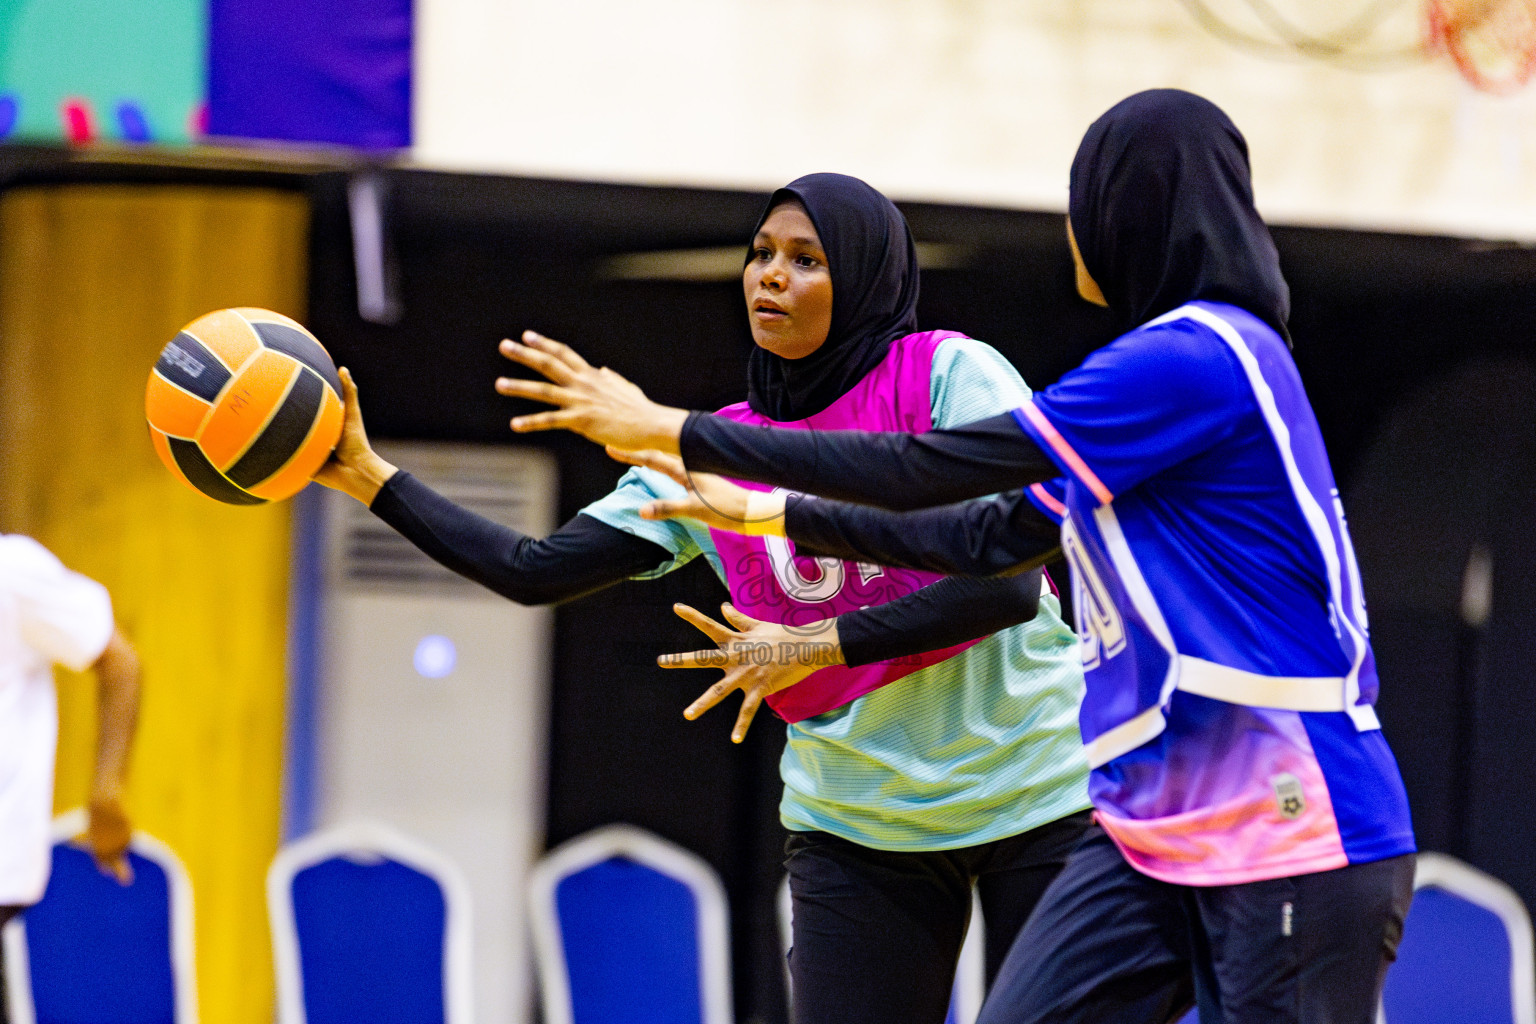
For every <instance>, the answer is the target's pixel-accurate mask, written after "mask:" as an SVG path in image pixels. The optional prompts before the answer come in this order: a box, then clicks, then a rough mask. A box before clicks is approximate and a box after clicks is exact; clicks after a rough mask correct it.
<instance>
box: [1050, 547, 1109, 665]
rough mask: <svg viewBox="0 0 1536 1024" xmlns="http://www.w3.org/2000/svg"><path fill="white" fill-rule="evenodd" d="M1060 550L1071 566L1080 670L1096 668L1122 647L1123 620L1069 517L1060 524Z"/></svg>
mask: <svg viewBox="0 0 1536 1024" xmlns="http://www.w3.org/2000/svg"><path fill="white" fill-rule="evenodd" d="M1061 549H1062V552H1063V554H1065V555H1066V558H1067V564H1068V565H1069V566H1070V567H1071V569H1072V607H1073V610H1074V611H1075V612H1076V614H1077V639H1078V645H1079V648H1080V652H1081V654H1082V659H1083V669H1084V671H1087V670H1089V669H1094V668H1097V667H1098V666H1099V661H1100V659H1101V658H1102V659H1108V658H1113V657H1114V656H1115V655H1117V654H1119V653H1120V652H1121V651H1123V650H1125V623H1124V622H1123V621H1122V620H1121V618H1120V611H1119V609H1117V608H1116V607H1115V603H1114V601H1112V600H1110V596H1109V588H1108V587H1106V586H1104V579H1103V577H1101V576H1100V575H1099V571H1098V570H1097V569H1096V568H1094V565H1093V560H1092V559H1091V558H1089V557H1088V552H1086V551H1084V550H1083V542H1082V538H1080V537H1079V536H1078V535H1077V529H1076V528H1075V527H1074V526H1073V525H1072V520H1071V519H1070V518H1069V519H1067V520H1066V521H1065V522H1063V523H1062V524H1061Z"/></svg>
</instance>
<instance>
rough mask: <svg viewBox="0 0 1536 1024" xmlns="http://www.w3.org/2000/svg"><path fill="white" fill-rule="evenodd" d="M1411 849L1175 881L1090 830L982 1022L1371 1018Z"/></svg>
mask: <svg viewBox="0 0 1536 1024" xmlns="http://www.w3.org/2000/svg"><path fill="white" fill-rule="evenodd" d="M1412 899H1413V857H1412V856H1402V857H1393V858H1391V859H1389V860H1379V861H1374V862H1371V863H1366V864H1354V865H1351V866H1349V867H1343V868H1337V869H1335V870H1333V871H1319V872H1316V873H1314V874H1307V875H1294V876H1292V877H1289V878H1274V879H1269V880H1267V881H1260V882H1246V883H1243V884H1239V885H1213V886H1199V887H1196V886H1187V885H1173V884H1170V883H1168V882H1159V881H1157V880H1156V879H1154V878H1149V877H1147V876H1146V875H1143V874H1141V873H1140V872H1139V871H1137V870H1135V869H1134V868H1132V867H1131V866H1130V865H1129V864H1128V863H1126V860H1125V858H1124V857H1122V856H1121V855H1120V851H1119V850H1118V849H1117V848H1116V847H1115V844H1114V842H1113V841H1112V840H1111V839H1110V838H1109V837H1108V836H1106V835H1105V834H1104V833H1103V831H1102V830H1100V829H1099V828H1097V827H1094V828H1092V829H1090V830H1089V832H1088V835H1087V836H1086V837H1085V838H1084V839H1083V842H1082V844H1081V845H1080V846H1078V848H1077V849H1076V850H1075V851H1074V852H1073V854H1072V858H1071V860H1070V861H1069V862H1068V863H1067V867H1066V869H1065V870H1064V871H1062V872H1061V874H1060V875H1059V876H1058V877H1057V879H1056V881H1055V882H1054V883H1053V884H1052V885H1051V888H1050V891H1049V892H1047V893H1046V894H1045V898H1044V899H1043V900H1041V901H1040V906H1039V908H1038V909H1037V910H1036V912H1035V916H1034V917H1033V918H1031V919H1030V921H1029V925H1028V927H1026V928H1025V929H1024V930H1023V932H1022V933H1020V935H1019V937H1018V939H1017V940H1016V941H1015V942H1014V945H1013V949H1012V950H1010V951H1009V953H1008V959H1007V962H1006V963H1005V964H1004V965H1003V971H1002V974H1001V975H1000V976H999V977H998V979H997V982H996V984H995V985H993V986H992V988H991V990H990V991H989V992H988V993H987V1001H986V1004H985V1006H983V1007H982V1011H981V1018H980V1022H979V1024H1165V1022H1167V1021H1172V1020H1177V1019H1178V1018H1179V1017H1180V1016H1182V1015H1183V1013H1184V1012H1185V1011H1186V1010H1188V1009H1189V1008H1190V1007H1191V1006H1192V1005H1194V1004H1195V1003H1196V1002H1198V1003H1199V1005H1200V1019H1201V1020H1202V1021H1225V1022H1226V1024H1374V1022H1375V1020H1376V1005H1377V1001H1378V1000H1379V998H1380V996H1381V985H1382V981H1383V980H1384V979H1385V978H1386V973H1387V967H1388V965H1390V964H1391V962H1392V960H1393V959H1395V957H1396V955H1397V944H1398V940H1399V939H1400V938H1401V937H1402V934H1403V919H1404V917H1405V916H1406V915H1407V912H1408V904H1409V902H1410V901H1411V900H1412Z"/></svg>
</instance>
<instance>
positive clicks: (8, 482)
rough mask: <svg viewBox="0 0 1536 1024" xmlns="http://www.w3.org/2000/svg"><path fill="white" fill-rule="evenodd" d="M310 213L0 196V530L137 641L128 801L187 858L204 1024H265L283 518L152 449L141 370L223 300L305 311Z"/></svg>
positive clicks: (119, 195)
mask: <svg viewBox="0 0 1536 1024" xmlns="http://www.w3.org/2000/svg"><path fill="white" fill-rule="evenodd" d="M308 219H309V215H308V207H307V203H306V201H305V200H304V198H303V197H302V196H298V195H294V194H290V193H284V192H278V191H268V190H259V189H214V188H195V187H184V186H100V185H71V186H57V187H40V188H23V189H17V190H13V191H11V192H8V193H6V194H4V196H3V197H0V438H3V443H0V529H3V530H5V531H8V532H21V533H28V534H31V535H33V536H35V537H37V538H38V539H39V540H41V541H42V542H43V543H45V544H47V545H48V546H49V547H50V548H52V549H53V550H54V551H55V552H56V553H57V554H58V555H59V556H60V557H61V558H62V559H64V561H65V562H66V563H68V564H69V565H71V566H72V567H74V568H77V569H79V570H80V571H82V572H84V573H87V574H88V575H90V576H93V577H94V578H96V579H98V580H100V581H101V582H102V583H104V584H105V585H106V586H107V587H108V589H110V591H111V592H112V598H113V602H114V605H115V607H116V611H117V616H118V621H119V623H120V624H121V625H122V626H123V628H124V630H125V631H126V632H127V633H128V634H129V635H130V636H131V637H132V639H133V640H134V642H135V643H136V644H137V646H138V648H139V651H140V653H141V656H142V659H143V664H144V673H145V687H144V703H143V714H142V718H141V721H140V729H139V736H138V744H137V747H136V749H135V751H134V758H133V765H132V776H131V779H130V783H129V789H128V807H129V810H130V812H131V813H132V815H133V816H134V820H135V823H136V824H137V825H138V826H139V827H141V828H144V829H146V830H147V831H150V832H152V833H154V834H155V835H158V836H159V837H160V838H162V839H164V840H165V841H166V842H168V843H169V844H170V845H171V846H172V847H173V848H174V849H175V850H176V851H177V852H178V853H179V854H180V855H181V857H182V859H183V860H184V861H185V862H186V865H187V868H188V869H189V871H190V873H191V877H192V883H193V887H194V900H195V905H196V911H197V956H198V982H199V990H200V1002H201V1006H202V1018H203V1019H204V1020H205V1021H210V1022H218V1024H226V1022H228V1024H268V1022H269V1021H270V1020H271V1019H272V1006H273V995H272V972H271V955H270V952H269V950H270V945H269V942H268V936H267V926H266V908H265V902H264V892H263V881H264V875H265V871H266V867H267V865H268V863H269V862H270V860H271V858H272V855H273V853H274V851H275V850H276V848H277V845H278V834H279V819H280V815H279V812H280V802H281V778H282V749H283V708H284V693H285V672H284V665H285V653H286V615H287V593H288V559H289V511H288V509H287V508H286V507H285V506H283V505H275V506H264V507H260V508H235V507H230V506H224V505H220V504H218V503H216V502H214V501H212V500H211V499H208V498H204V497H202V496H201V495H198V494H195V493H193V492H192V491H190V490H188V489H186V488H185V487H184V486H183V485H182V484H180V483H179V482H177V481H176V480H175V479H173V478H172V476H171V475H170V473H168V472H167V471H166V470H165V469H164V468H163V467H162V466H161V465H160V463H159V462H158V460H157V459H156V458H155V455H154V452H153V451H152V449H151V448H150V444H149V439H148V436H147V434H146V431H145V428H144V419H143V392H144V381H145V378H146V375H147V373H148V371H149V368H150V366H151V365H152V364H153V362H154V359H155V356H156V354H157V353H158V352H159V350H160V348H161V346H163V345H164V344H165V342H167V341H168V340H170V338H171V337H172V336H173V335H174V334H175V332H176V330H177V329H178V328H179V327H181V326H182V325H183V324H185V323H186V322H187V321H189V320H192V319H193V318H195V317H197V316H199V315H200V314H202V313H205V312H207V311H209V310H211V309H216V308H219V307H224V306H237V305H239V306H264V307H268V308H271V309H275V310H278V311H280V312H282V313H286V314H288V315H289V316H293V317H298V318H302V316H303V314H304V309H303V305H304V294H305V277H306V272H305V270H306V268H305V259H306V251H307V234H308ZM91 685H92V683H91V680H90V678H89V677H75V676H70V675H69V674H68V673H63V672H61V673H60V677H59V694H60V717H61V735H60V744H59V756H58V785H57V800H56V806H57V807H58V808H60V809H62V808H65V807H69V806H74V805H78V804H80V803H81V802H83V800H84V799H85V796H86V793H87V786H88V780H89V772H90V766H91V763H92V750H93V744H94V741H95V716H94V698H93V693H92V690H91Z"/></svg>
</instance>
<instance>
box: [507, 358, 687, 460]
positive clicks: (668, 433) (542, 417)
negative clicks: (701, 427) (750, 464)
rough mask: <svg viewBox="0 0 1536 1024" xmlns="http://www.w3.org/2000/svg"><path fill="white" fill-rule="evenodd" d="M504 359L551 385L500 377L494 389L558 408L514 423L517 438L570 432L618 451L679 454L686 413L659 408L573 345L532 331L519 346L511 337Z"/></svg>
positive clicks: (636, 389)
mask: <svg viewBox="0 0 1536 1024" xmlns="http://www.w3.org/2000/svg"><path fill="white" fill-rule="evenodd" d="M501 354H502V355H504V356H506V357H507V358H508V359H510V360H512V361H513V362H514V363H521V364H522V365H524V366H526V367H528V368H529V369H530V370H536V371H538V372H539V373H541V374H543V375H544V376H545V377H546V378H548V383H546V382H545V381H538V380H525V379H523V378H521V377H499V378H497V380H496V390H497V391H498V392H500V393H501V394H503V395H511V396H512V397H514V398H528V399H532V400H533V401H535V402H544V403H546V404H548V405H553V406H556V407H557V408H556V409H555V410H554V411H552V412H536V413H530V414H528V415H526V416H518V417H516V418H514V419H513V420H512V429H513V430H515V431H517V432H518V433H520V434H522V433H527V432H529V431H534V430H570V431H573V432H574V433H577V434H580V435H581V436H582V437H585V438H587V439H589V440H592V441H596V442H597V443H598V444H611V445H614V446H615V447H618V448H626V449H637V448H656V449H659V450H661V451H665V452H676V451H677V450H678V439H679V437H680V436H681V435H682V432H683V423H684V422H685V421H686V420H687V419H688V413H687V411H686V410H683V409H672V408H669V407H667V406H665V405H658V404H656V403H655V402H653V401H651V400H650V399H649V398H646V397H645V392H643V391H641V390H640V389H639V388H637V387H636V386H635V385H633V384H631V383H630V382H629V381H627V380H625V379H624V378H623V377H621V376H619V375H618V374H617V373H615V372H614V371H612V370H610V369H608V367H606V366H601V367H598V366H593V365H591V364H590V363H588V362H587V361H586V360H585V359H583V358H581V356H580V355H578V354H577V352H576V350H575V349H573V348H571V347H570V346H569V345H562V344H561V343H560V342H558V341H555V340H554V339H552V338H546V337H544V336H543V335H542V334H537V333H535V332H533V331H524V332H523V340H522V341H521V342H517V341H513V340H512V339H510V338H507V339H505V340H503V341H502V343H501Z"/></svg>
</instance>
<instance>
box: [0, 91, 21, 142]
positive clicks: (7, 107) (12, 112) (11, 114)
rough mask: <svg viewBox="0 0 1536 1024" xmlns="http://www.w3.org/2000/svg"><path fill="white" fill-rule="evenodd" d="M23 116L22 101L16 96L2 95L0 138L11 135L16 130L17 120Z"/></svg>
mask: <svg viewBox="0 0 1536 1024" xmlns="http://www.w3.org/2000/svg"><path fill="white" fill-rule="evenodd" d="M20 117H21V103H20V102H19V101H18V100H17V99H16V97H15V96H11V95H5V96H0V139H3V138H5V137H6V136H7V135H10V134H11V132H13V131H15V130H16V121H17V120H18V119H19V118H20Z"/></svg>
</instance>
